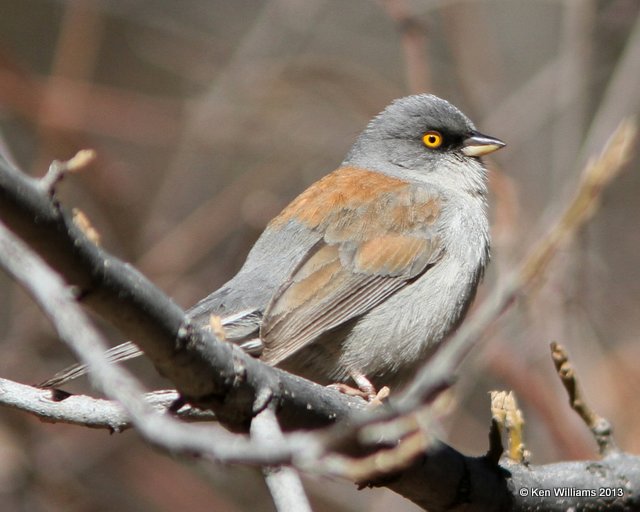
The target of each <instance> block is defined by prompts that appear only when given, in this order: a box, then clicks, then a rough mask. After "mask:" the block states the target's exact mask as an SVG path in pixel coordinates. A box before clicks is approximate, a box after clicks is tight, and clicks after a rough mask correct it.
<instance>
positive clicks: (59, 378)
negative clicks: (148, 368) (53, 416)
mask: <svg viewBox="0 0 640 512" xmlns="http://www.w3.org/2000/svg"><path fill="white" fill-rule="evenodd" d="M140 355H142V351H141V350H140V349H139V348H138V346H137V345H136V344H135V343H133V342H131V341H127V342H126V343H122V344H121V345H118V346H117V347H113V348H111V349H109V350H107V351H106V352H105V356H106V357H107V359H108V361H109V362H110V363H119V362H121V361H126V360H128V359H133V358H134V357H138V356H140ZM87 372H88V368H87V365H85V364H80V363H77V364H74V365H73V366H69V367H67V368H65V369H64V370H61V371H59V372H58V373H56V374H55V375H54V376H53V377H51V378H50V379H48V380H45V381H44V382H43V383H41V384H38V387H41V388H58V387H60V386H62V385H63V384H66V383H67V382H69V381H71V380H74V379H77V378H78V377H82V376H83V375H85V374H86V373H87Z"/></svg>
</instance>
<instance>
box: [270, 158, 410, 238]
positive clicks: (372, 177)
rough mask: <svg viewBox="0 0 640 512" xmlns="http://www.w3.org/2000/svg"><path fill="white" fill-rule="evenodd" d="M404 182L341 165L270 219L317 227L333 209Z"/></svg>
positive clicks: (351, 205)
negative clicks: (294, 220) (294, 221)
mask: <svg viewBox="0 0 640 512" xmlns="http://www.w3.org/2000/svg"><path fill="white" fill-rule="evenodd" d="M406 186H407V185H406V183H405V182H403V181H401V180H399V179H396V178H391V177H389V176H385V175H384V174H381V173H378V172H372V171H366V170H364V169H359V168H357V167H340V168H339V169H337V170H335V171H333V172H332V173H330V174H327V175H326V176H325V177H324V178H322V179H321V180H319V181H317V182H316V183H314V184H313V185H311V186H310V187H309V188H308V189H307V190H305V191H304V192H303V193H302V194H300V195H299V196H298V197H297V198H296V199H294V200H293V201H292V202H291V203H290V204H289V206H287V207H286V208H285V209H284V210H283V211H282V213H280V215H278V216H277V217H276V218H275V219H273V220H272V221H271V222H272V223H273V224H274V225H278V224H284V223H286V222H287V221H289V220H291V219H296V220H297V221H299V222H302V223H304V224H306V225H307V226H308V227H310V228H312V229H313V228H316V227H318V226H319V225H320V224H321V223H323V222H324V221H325V220H326V219H327V217H329V216H331V215H332V213H333V212H336V211H341V210H345V209H346V210H353V209H356V208H358V207H359V206H360V205H362V204H363V203H366V202H368V201H369V200H370V198H371V197H376V196H377V195H378V194H386V193H389V192H392V191H396V190H400V189H402V188H405V187H406Z"/></svg>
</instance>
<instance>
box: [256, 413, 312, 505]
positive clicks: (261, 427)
mask: <svg viewBox="0 0 640 512" xmlns="http://www.w3.org/2000/svg"><path fill="white" fill-rule="evenodd" d="M251 437H252V438H253V439H255V440H256V441H258V442H260V443H264V444H268V443H272V442H274V441H276V442H282V441H283V439H284V436H283V435H282V431H281V430H280V425H279V424H278V419H277V418H276V415H275V413H274V412H273V409H272V408H271V407H266V408H265V409H264V410H263V411H262V412H261V413H260V414H258V415H257V416H256V417H255V418H253V421H252V422H251ZM262 472H263V474H264V478H265V481H266V483H267V487H268V488H269V492H270V493H271V497H272V498H273V502H274V504H275V506H276V510H278V512H287V511H290V510H295V511H296V512H297V511H300V512H311V505H309V500H308V499H307V495H306V494H305V492H304V487H303V486H302V481H301V480H300V475H298V472H297V471H296V470H295V469H293V468H291V467H286V466H264V467H263V468H262Z"/></svg>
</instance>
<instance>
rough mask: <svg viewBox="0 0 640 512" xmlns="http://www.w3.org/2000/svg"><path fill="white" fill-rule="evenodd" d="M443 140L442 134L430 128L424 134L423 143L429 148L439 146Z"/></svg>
mask: <svg viewBox="0 0 640 512" xmlns="http://www.w3.org/2000/svg"><path fill="white" fill-rule="evenodd" d="M443 142H444V138H443V137H442V134H441V133H440V132H438V131H436V130H429V131H428V132H426V133H425V134H424V135H423V136H422V143H423V144H424V145H425V146H427V147H428V148H429V149H436V148H439V147H440V146H442V143H443Z"/></svg>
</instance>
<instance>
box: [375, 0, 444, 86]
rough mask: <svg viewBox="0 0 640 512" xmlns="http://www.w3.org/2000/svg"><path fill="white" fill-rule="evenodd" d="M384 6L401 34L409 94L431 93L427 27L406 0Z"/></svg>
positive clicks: (387, 0)
mask: <svg viewBox="0 0 640 512" xmlns="http://www.w3.org/2000/svg"><path fill="white" fill-rule="evenodd" d="M382 5H383V7H384V9H385V10H386V12H387V15H388V16H389V17H390V18H391V19H392V20H393V21H394V22H395V23H396V25H397V28H398V31H399V32H400V37H401V41H402V50H403V53H404V60H405V69H406V73H407V86H408V87H409V92H410V93H411V94H415V93H419V92H430V91H431V90H432V87H431V79H430V76H429V64H428V63H429V55H428V53H427V28H426V26H425V25H424V24H422V23H421V22H420V21H419V20H418V19H417V18H416V17H414V16H413V15H412V14H411V12H410V8H409V5H408V4H407V1H406V0H382Z"/></svg>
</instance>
